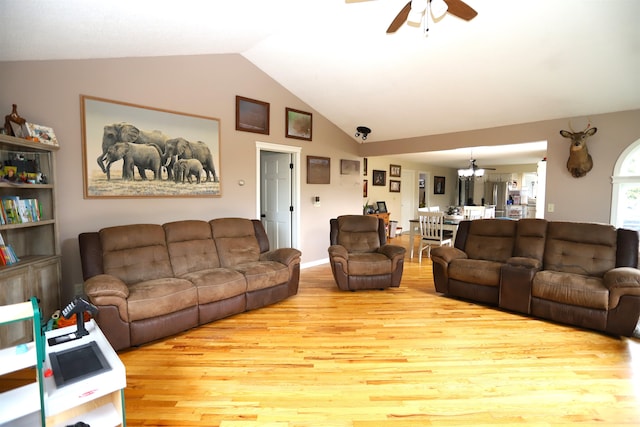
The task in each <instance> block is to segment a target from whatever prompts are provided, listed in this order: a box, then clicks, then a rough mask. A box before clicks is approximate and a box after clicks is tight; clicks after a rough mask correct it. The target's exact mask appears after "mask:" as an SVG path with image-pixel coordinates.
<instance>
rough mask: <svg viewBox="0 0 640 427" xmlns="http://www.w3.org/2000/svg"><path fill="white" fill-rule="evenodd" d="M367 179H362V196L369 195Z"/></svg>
mask: <svg viewBox="0 0 640 427" xmlns="http://www.w3.org/2000/svg"><path fill="white" fill-rule="evenodd" d="M368 195H369V181H368V180H366V179H365V180H364V181H362V197H369V196H368Z"/></svg>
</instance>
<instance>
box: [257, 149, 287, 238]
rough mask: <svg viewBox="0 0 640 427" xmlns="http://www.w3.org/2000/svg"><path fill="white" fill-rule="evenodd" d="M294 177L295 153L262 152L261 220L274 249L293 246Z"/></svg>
mask: <svg viewBox="0 0 640 427" xmlns="http://www.w3.org/2000/svg"><path fill="white" fill-rule="evenodd" d="M292 173H293V159H292V154H291V153H280V152H272V151H261V152H260V176H261V179H260V219H261V221H262V224H263V225H264V228H265V231H266V232H267V237H269V243H270V245H271V249H277V248H285V247H288V248H290V247H292V245H293V241H292V235H293V229H292V227H293V218H292V216H293V185H292V183H293V179H292Z"/></svg>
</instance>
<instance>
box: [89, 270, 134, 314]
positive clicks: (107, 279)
mask: <svg viewBox="0 0 640 427" xmlns="http://www.w3.org/2000/svg"><path fill="white" fill-rule="evenodd" d="M84 292H85V293H86V294H87V296H88V297H89V299H90V300H91V302H92V303H93V304H95V305H96V306H97V307H98V309H100V306H108V305H112V306H116V307H117V308H118V313H119V314H120V318H121V319H122V320H123V321H125V322H128V321H129V310H128V308H127V298H128V297H129V287H128V286H127V285H126V283H124V282H123V281H122V280H120V279H118V278H117V277H115V276H111V275H109V274H99V275H97V276H93V277H91V278H89V279H87V280H86V281H85V282H84Z"/></svg>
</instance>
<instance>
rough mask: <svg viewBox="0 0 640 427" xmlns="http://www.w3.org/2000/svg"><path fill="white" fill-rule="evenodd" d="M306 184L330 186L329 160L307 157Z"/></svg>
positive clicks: (326, 158)
mask: <svg viewBox="0 0 640 427" xmlns="http://www.w3.org/2000/svg"><path fill="white" fill-rule="evenodd" d="M307 184H331V158H329V157H319V156H307Z"/></svg>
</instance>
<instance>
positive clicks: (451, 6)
mask: <svg viewBox="0 0 640 427" xmlns="http://www.w3.org/2000/svg"><path fill="white" fill-rule="evenodd" d="M429 10H430V11H431V14H432V15H433V17H434V18H436V19H438V18H441V17H442V16H444V14H445V13H447V12H448V13H450V14H452V15H454V16H457V17H458V18H461V19H464V20H465V21H470V20H472V19H473V18H475V17H476V15H477V14H478V12H476V11H475V10H474V9H473V8H472V7H471V6H469V5H468V4H466V3H465V2H463V1H462V0H411V1H410V2H408V3H407V4H406V5H405V6H404V7H403V8H402V9H401V10H400V12H399V13H398V14H397V15H396V17H395V18H394V19H393V21H391V25H389V28H387V33H395V32H396V31H398V29H399V28H400V27H401V26H402V24H404V23H405V22H407V21H409V22H411V23H414V24H420V22H421V21H422V19H423V18H424V19H425V20H426V19H427V18H428V16H425V15H428V13H429Z"/></svg>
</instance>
